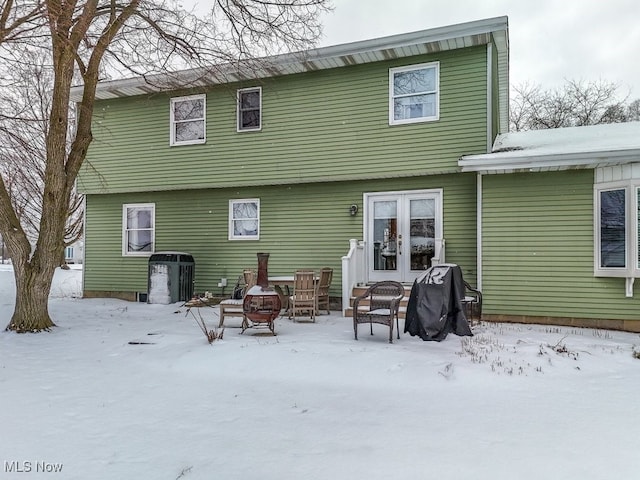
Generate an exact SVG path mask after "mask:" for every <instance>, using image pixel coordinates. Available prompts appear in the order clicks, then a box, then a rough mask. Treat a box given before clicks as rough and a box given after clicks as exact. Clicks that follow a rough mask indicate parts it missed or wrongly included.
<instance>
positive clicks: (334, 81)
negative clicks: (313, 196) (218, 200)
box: [78, 46, 487, 194]
mask: <svg viewBox="0 0 640 480" xmlns="http://www.w3.org/2000/svg"><path fill="white" fill-rule="evenodd" d="M431 61H438V62H440V119H439V120H438V121H433V122H425V123H418V124H411V125H395V126H390V125H389V111H388V110H389V85H388V83H389V78H388V72H389V68H391V67H396V66H403V65H411V64H418V63H424V62H431ZM486 63H487V48H486V46H481V47H472V48H463V49H459V50H455V51H447V52H441V53H438V54H432V55H420V56H416V57H412V58H405V59H402V60H393V61H385V62H378V63H370V64H365V65H356V66H350V67H342V68H336V69H332V70H322V71H316V72H308V73H301V74H295V75H287V76H282V77H275V78H269V79H263V80H261V81H255V82H246V83H242V84H230V85H223V86H218V87H216V88H212V89H210V90H207V91H206V94H207V96H206V109H207V115H206V144H202V145H187V146H174V147H171V146H169V128H170V127H169V99H170V98H171V97H172V96H179V95H185V94H192V93H202V91H200V90H191V91H188V92H185V91H182V92H175V93H172V94H170V95H169V94H156V95H152V96H146V97H133V98H126V99H117V100H104V101H100V102H97V103H96V113H95V118H94V127H93V134H94V137H95V140H94V141H93V143H92V144H91V147H90V149H89V154H88V158H87V162H86V164H85V166H84V168H83V171H82V173H81V176H80V178H79V181H78V187H79V189H80V190H81V191H83V192H86V193H90V194H91V193H124V192H133V191H158V190H173V189H175V190H183V189H199V188H226V187H234V186H238V187H248V186H257V185H277V184H297V183H301V182H303V183H310V182H327V181H344V180H358V179H364V178H371V179H374V178H389V177H410V176H414V175H426V174H429V175H432V174H441V173H452V172H456V171H458V167H457V160H458V158H459V157H460V156H461V155H464V154H472V153H484V152H485V151H486V149H487V85H486V83H487V64H486ZM252 86H261V87H262V95H263V97H262V122H263V123H262V130H261V131H258V132H240V133H238V132H236V104H235V95H236V89H237V88H246V87H252Z"/></svg>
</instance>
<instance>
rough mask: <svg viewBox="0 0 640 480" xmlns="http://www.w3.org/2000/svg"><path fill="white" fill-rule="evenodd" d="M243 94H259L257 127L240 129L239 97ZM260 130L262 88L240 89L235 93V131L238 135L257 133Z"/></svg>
mask: <svg viewBox="0 0 640 480" xmlns="http://www.w3.org/2000/svg"><path fill="white" fill-rule="evenodd" d="M245 92H258V93H259V94H260V106H259V107H258V108H259V109H260V124H259V125H258V126H257V127H247V128H241V126H240V118H241V116H240V95H241V94H242V93H245ZM260 130H262V87H249V88H240V89H238V92H237V93H236V131H237V132H238V133H244V132H259V131H260Z"/></svg>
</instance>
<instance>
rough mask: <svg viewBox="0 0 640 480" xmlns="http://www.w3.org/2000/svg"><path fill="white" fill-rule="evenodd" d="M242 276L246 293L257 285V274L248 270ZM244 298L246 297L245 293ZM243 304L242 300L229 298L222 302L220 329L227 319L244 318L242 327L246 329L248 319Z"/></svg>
mask: <svg viewBox="0 0 640 480" xmlns="http://www.w3.org/2000/svg"><path fill="white" fill-rule="evenodd" d="M242 276H243V278H244V284H245V287H244V292H246V291H247V290H249V289H250V288H251V287H253V286H254V285H255V284H256V272H255V271H254V270H251V269H248V268H247V269H245V270H244V271H243V272H242ZM242 296H243V297H244V293H243V295H242ZM242 302H243V299H242V298H239V299H238V298H227V299H226V300H222V301H221V302H220V305H219V307H220V322H219V323H218V328H222V327H223V326H224V318H225V317H242V327H243V328H244V327H245V325H246V323H247V319H246V318H245V316H244V310H243V308H242Z"/></svg>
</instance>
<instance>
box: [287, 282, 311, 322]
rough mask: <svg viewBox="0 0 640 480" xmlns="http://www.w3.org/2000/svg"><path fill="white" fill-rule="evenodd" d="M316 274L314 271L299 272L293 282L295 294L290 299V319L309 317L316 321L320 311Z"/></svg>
mask: <svg viewBox="0 0 640 480" xmlns="http://www.w3.org/2000/svg"><path fill="white" fill-rule="evenodd" d="M317 294H318V290H317V284H316V274H315V272H314V271H313V270H297V271H296V272H295V275H294V281H293V294H292V295H291V296H290V297H289V318H293V321H294V322H295V321H296V316H298V315H307V316H309V317H310V318H311V321H312V322H315V321H316V311H317V309H318V296H317Z"/></svg>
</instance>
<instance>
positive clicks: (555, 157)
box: [458, 148, 640, 174]
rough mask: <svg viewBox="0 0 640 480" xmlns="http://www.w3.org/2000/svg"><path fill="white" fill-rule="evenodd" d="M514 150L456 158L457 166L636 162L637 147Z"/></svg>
mask: <svg viewBox="0 0 640 480" xmlns="http://www.w3.org/2000/svg"><path fill="white" fill-rule="evenodd" d="M514 153H515V154H514ZM517 153H518V152H513V153H511V154H510V153H509V152H504V153H493V154H491V153H489V154H483V155H467V156H464V157H461V158H460V159H459V160H458V166H459V167H460V169H461V171H462V172H476V173H483V174H495V173H515V172H541V171H552V170H570V169H586V168H597V167H602V166H610V165H622V164H625V163H633V162H640V148H630V149H618V150H601V151H592V152H571V153H556V154H541V155H535V154H522V153H520V154H519V155H518V154H517Z"/></svg>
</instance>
